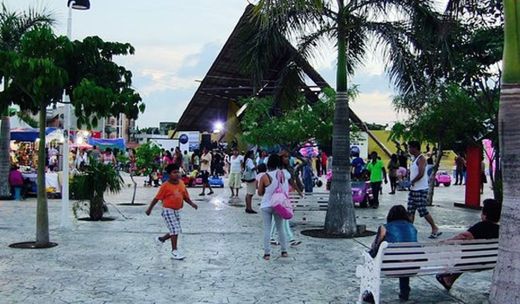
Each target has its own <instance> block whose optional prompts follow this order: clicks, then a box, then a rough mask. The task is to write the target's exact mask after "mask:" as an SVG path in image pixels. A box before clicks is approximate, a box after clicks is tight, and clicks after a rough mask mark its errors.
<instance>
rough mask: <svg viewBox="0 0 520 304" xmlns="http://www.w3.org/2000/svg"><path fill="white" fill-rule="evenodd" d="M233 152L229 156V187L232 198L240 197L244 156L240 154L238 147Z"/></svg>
mask: <svg viewBox="0 0 520 304" xmlns="http://www.w3.org/2000/svg"><path fill="white" fill-rule="evenodd" d="M232 153H233V154H232V155H231V157H229V189H230V190H231V196H230V198H231V199H236V198H238V190H240V187H241V184H242V182H241V178H240V172H241V168H242V163H243V162H244V158H243V157H242V155H240V154H238V148H236V147H235V148H233V152H232Z"/></svg>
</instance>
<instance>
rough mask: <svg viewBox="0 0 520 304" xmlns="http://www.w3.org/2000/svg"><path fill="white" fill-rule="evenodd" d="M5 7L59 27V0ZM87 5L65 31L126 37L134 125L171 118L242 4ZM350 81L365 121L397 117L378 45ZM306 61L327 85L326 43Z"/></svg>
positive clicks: (62, 26) (63, 5)
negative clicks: (46, 15) (136, 106)
mask: <svg viewBox="0 0 520 304" xmlns="http://www.w3.org/2000/svg"><path fill="white" fill-rule="evenodd" d="M1 1H2V0H0V2H1ZM3 2H4V3H5V4H6V5H7V7H8V8H9V9H11V10H24V9H27V8H28V7H33V8H36V9H38V10H41V9H45V10H47V11H49V12H50V13H52V14H53V16H54V17H55V19H56V20H57V23H56V25H55V31H56V33H57V34H59V35H65V34H66V26H67V15H68V8H67V0H3ZM90 2H91V9H90V10H88V11H78V10H74V11H73V17H72V38H73V39H83V38H84V37H87V36H94V35H96V36H99V37H101V38H102V39H103V40H105V41H117V42H127V43H130V44H132V45H133V46H134V47H135V49H136V52H135V55H133V56H125V57H117V58H115V61H116V62H117V63H118V64H121V65H124V66H125V67H126V68H127V69H129V70H131V71H132V73H133V86H134V88H135V89H136V90H137V91H138V92H139V93H140V95H141V97H142V98H143V102H144V103H145V104H146V111H145V112H144V113H143V114H141V115H140V117H139V118H138V120H137V126H138V127H139V128H145V127H158V126H159V122H162V121H170V122H176V121H178V119H179V118H180V117H181V115H182V113H183V111H184V109H185V108H186V106H187V105H188V103H189V101H190V100H191V98H192V97H193V95H194V93H195V91H196V89H197V87H198V84H199V82H197V81H198V80H199V81H200V80H202V79H203V78H204V76H205V74H206V73H207V71H208V70H209V68H210V66H211V64H212V63H213V61H214V60H215V58H216V57H217V55H218V53H219V52H220V50H221V48H222V47H223V45H224V43H225V42H226V40H227V38H228V37H229V35H230V34H231V32H232V30H233V28H234V27H235V25H236V23H237V22H238V20H239V18H240V16H241V15H242V14H243V12H244V10H245V7H246V6H247V4H248V1H246V0H219V1H215V0H152V1H137V0H126V1H123V0H91V1H90ZM368 57H369V58H367V63H366V64H365V66H363V67H360V68H358V70H357V71H356V73H355V76H354V77H353V79H351V80H350V81H351V83H353V84H357V85H358V86H359V90H360V94H359V96H358V98H357V99H356V100H355V101H353V102H352V103H351V108H352V109H353V110H354V112H356V113H357V114H358V115H359V116H360V117H361V118H362V119H363V120H365V121H366V122H370V123H371V122H376V123H383V124H384V123H392V122H394V121H396V120H399V119H403V118H404V116H403V114H398V113H396V112H395V111H394V110H393V107H392V104H391V99H392V95H393V90H392V86H391V85H390V82H389V80H388V79H387V77H385V75H384V65H383V63H382V62H381V60H378V57H379V55H378V53H377V52H374V53H373V54H372V53H371V54H369V56H368ZM311 64H312V65H313V66H314V68H315V69H317V70H318V72H319V73H320V74H321V75H322V77H323V78H325V80H327V82H329V84H331V85H333V86H334V85H335V71H336V60H335V56H334V48H333V47H332V45H330V46H324V47H323V50H320V52H319V54H318V56H316V58H315V59H312V60H311Z"/></svg>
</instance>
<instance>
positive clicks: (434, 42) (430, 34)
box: [392, 0, 504, 201]
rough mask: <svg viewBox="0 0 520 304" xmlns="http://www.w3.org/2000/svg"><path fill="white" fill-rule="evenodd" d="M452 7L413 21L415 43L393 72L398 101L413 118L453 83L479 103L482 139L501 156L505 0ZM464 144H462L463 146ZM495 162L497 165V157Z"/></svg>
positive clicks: (496, 186)
mask: <svg viewBox="0 0 520 304" xmlns="http://www.w3.org/2000/svg"><path fill="white" fill-rule="evenodd" d="M454 5H455V4H454V2H450V3H448V6H447V8H446V10H445V12H444V13H442V14H441V13H439V14H433V15H432V16H431V18H429V19H428V20H418V21H417V22H416V23H415V25H414V29H415V31H414V36H415V37H416V43H415V45H414V47H413V48H410V50H409V52H408V53H406V55H405V56H403V58H404V61H403V64H402V65H400V66H395V67H394V69H393V70H392V76H393V77H394V81H395V83H396V86H397V89H398V92H399V95H398V96H397V97H396V98H395V99H394V105H395V107H396V108H397V109H398V110H402V111H405V112H407V113H408V114H410V116H411V117H418V116H421V114H422V113H423V112H424V110H425V109H428V108H429V107H431V106H432V104H435V103H437V102H442V101H440V100H439V98H437V97H438V96H447V95H446V94H444V93H443V92H445V91H446V90H447V88H448V87H449V86H450V85H457V86H459V87H460V88H461V89H463V90H464V91H465V92H466V94H467V95H469V96H470V97H471V100H473V102H475V104H476V105H477V106H478V107H479V109H480V113H478V115H479V116H481V115H480V114H481V113H483V114H485V118H484V119H482V124H483V125H485V127H486V130H485V131H483V133H482V134H480V136H478V137H479V138H482V139H484V138H487V139H491V140H492V142H493V143H494V146H495V150H496V153H495V155H494V156H495V157H498V156H499V155H500V147H499V145H498V99H499V86H500V74H501V71H500V68H499V66H498V64H499V62H500V60H501V54H502V49H503V47H502V40H503V23H504V22H503V14H502V12H501V10H502V6H501V2H500V1H493V0H485V1H480V2H478V4H475V6H464V7H463V8H461V9H457V6H454ZM455 13H456V14H455ZM426 23H427V24H426ZM475 118H476V119H478V118H477V117H475ZM470 119H473V118H470ZM467 132H469V133H471V132H472V130H467ZM450 148H451V147H450ZM460 148H464V146H463V145H459V149H460ZM492 161H497V163H499V162H498V159H493V160H492ZM493 169H494V170H493V171H492V172H491V174H490V176H491V181H492V184H493V191H494V194H495V198H496V199H497V200H499V201H500V200H501V197H502V195H501V191H500V189H501V188H502V187H501V170H500V166H498V167H497V168H493Z"/></svg>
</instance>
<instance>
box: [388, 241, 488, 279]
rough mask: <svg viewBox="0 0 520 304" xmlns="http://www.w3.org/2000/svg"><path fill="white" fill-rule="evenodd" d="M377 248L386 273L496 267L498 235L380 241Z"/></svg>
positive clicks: (411, 274)
mask: <svg viewBox="0 0 520 304" xmlns="http://www.w3.org/2000/svg"><path fill="white" fill-rule="evenodd" d="M379 251H380V253H382V256H381V273H382V274H383V275H385V276H391V277H399V276H414V275H421V274H424V275H426V274H435V273H445V272H452V273H456V272H467V271H480V270H486V269H493V268H494V267H495V265H496V261H497V254H498V239H490V240H470V241H443V242H436V243H387V242H383V243H382V244H381V247H380V248H379ZM380 253H378V256H379V255H380Z"/></svg>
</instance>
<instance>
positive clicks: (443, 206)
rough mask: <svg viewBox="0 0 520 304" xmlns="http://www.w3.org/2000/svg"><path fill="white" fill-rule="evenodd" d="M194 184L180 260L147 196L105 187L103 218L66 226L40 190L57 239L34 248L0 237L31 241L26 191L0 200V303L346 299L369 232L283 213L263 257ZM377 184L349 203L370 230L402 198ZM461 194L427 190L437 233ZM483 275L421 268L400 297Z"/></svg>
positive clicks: (458, 296) (216, 198)
mask: <svg viewBox="0 0 520 304" xmlns="http://www.w3.org/2000/svg"><path fill="white" fill-rule="evenodd" d="M385 187H387V186H385ZM156 191H157V189H156V188H143V187H142V182H140V183H139V188H138V192H137V199H136V201H137V202H140V203H148V202H149V201H150V199H151V198H152V197H153V196H154V194H155V192H156ZM198 191H199V189H191V190H190V193H191V195H192V198H194V199H195V200H197V203H198V204H199V206H200V208H199V210H197V211H196V210H193V209H192V208H191V207H189V206H187V205H186V207H185V208H184V210H183V219H182V225H183V230H184V234H183V235H182V237H181V238H180V243H179V245H180V248H182V250H183V252H184V253H185V254H186V256H187V258H186V259H185V260H184V261H174V260H172V259H170V258H169V256H168V249H169V248H168V247H169V246H167V245H165V246H164V248H163V249H162V251H161V252H157V251H156V250H155V249H154V247H153V237H155V236H157V235H159V234H162V233H164V232H165V227H164V224H163V222H162V219H161V217H160V208H159V207H156V209H155V210H154V211H153V213H152V215H151V216H150V217H147V216H146V215H145V214H144V209H145V207H144V206H140V207H126V206H117V205H115V204H118V203H124V202H129V200H130V198H131V195H132V191H131V189H130V188H127V189H125V190H124V191H123V192H121V193H119V194H118V195H108V196H107V201H109V202H110V203H112V204H114V205H115V206H116V207H117V209H118V210H119V211H120V212H118V211H117V210H116V208H115V207H114V206H112V205H110V206H109V208H110V215H111V216H114V217H116V218H117V219H116V220H115V221H112V222H83V221H75V222H74V224H73V225H74V226H73V228H72V229H71V230H68V231H63V230H60V229H59V228H58V227H59V216H60V200H50V201H49V215H50V216H49V218H50V234H51V240H52V241H54V242H57V243H59V246H57V247H55V248H52V249H45V250H19V249H11V248H8V247H7V245H8V244H10V243H14V242H20V241H32V240H34V235H35V231H34V230H35V228H34V227H35V209H36V208H35V206H36V199H34V198H32V199H28V200H26V201H22V202H14V201H0V236H1V237H0V303H40V304H43V303H355V301H356V300H357V296H358V288H359V283H358V280H357V278H356V277H355V267H356V265H357V264H358V263H360V261H361V259H360V252H361V251H362V250H365V246H367V245H369V244H370V243H371V241H372V238H360V239H355V240H328V239H315V238H309V237H306V236H303V235H301V234H300V231H301V230H304V229H308V228H310V227H317V226H320V225H322V224H323V221H324V218H325V213H324V212H314V213H313V215H312V216H311V217H310V218H309V220H310V222H309V223H308V224H305V225H302V224H301V223H295V226H294V230H295V232H296V234H297V236H298V237H299V239H300V240H302V241H303V243H302V244H301V245H300V246H298V247H297V248H291V249H290V251H289V255H290V257H289V258H285V259H282V258H279V257H278V255H279V248H275V249H274V251H273V258H272V259H271V261H269V262H266V261H264V260H263V259H262V241H261V239H262V222H261V217H260V216H259V215H249V214H245V213H244V210H243V208H242V207H236V206H230V205H229V204H228V203H227V197H228V194H229V192H228V191H229V190H228V189H217V190H216V191H215V192H216V193H215V194H214V195H212V196H211V197H205V198H204V199H202V200H200V199H199V196H198V195H197V194H198ZM387 192H388V189H387V188H385V189H384V193H385V194H384V195H383V197H382V203H381V207H380V209H378V210H373V209H356V212H357V213H356V214H357V218H358V223H360V224H366V225H367V227H368V228H369V229H371V230H375V229H376V228H377V226H378V225H379V224H381V223H384V221H385V217H386V213H387V211H388V209H389V207H390V206H391V205H393V204H397V203H402V204H405V202H406V195H407V193H405V192H400V193H398V194H397V195H395V196H391V195H388V194H386V193H387ZM242 194H243V192H242ZM242 194H241V195H242ZM488 194H489V195H491V193H488ZM463 197H464V192H463V188H462V187H460V186H459V187H454V186H452V187H449V188H444V187H441V188H438V190H437V193H436V199H435V204H436V206H435V207H432V208H431V212H432V214H433V216H434V218H435V220H436V221H437V222H438V223H439V226H440V228H441V230H442V231H444V237H449V236H450V235H453V234H454V233H456V232H458V231H461V230H462V229H464V228H466V227H467V226H469V225H470V224H472V223H474V222H476V221H478V219H479V212H477V211H472V210H464V209H459V208H454V207H453V202H454V201H462V200H463ZM255 208H256V207H255ZM123 215H124V216H123ZM416 224H417V228H418V230H419V232H420V239H421V240H423V241H424V240H426V237H427V236H428V234H429V227H428V226H427V224H426V222H425V221H424V220H423V219H418V220H417V223H416ZM491 276H492V272H491V271H486V272H481V273H475V274H465V275H463V276H462V277H461V278H460V280H459V281H457V284H456V285H455V286H454V288H453V289H452V291H451V292H450V293H447V292H445V291H444V290H443V289H442V287H441V286H439V284H437V283H436V281H435V279H434V278H433V277H431V276H427V277H420V278H417V277H416V278H413V279H412V280H411V288H412V293H411V300H410V301H409V302H408V303H482V302H485V300H486V298H487V292H488V290H489V285H490V280H491ZM397 293H398V282H397V280H392V279H386V280H383V291H382V301H383V303H398V302H399V301H398V300H397Z"/></svg>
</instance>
